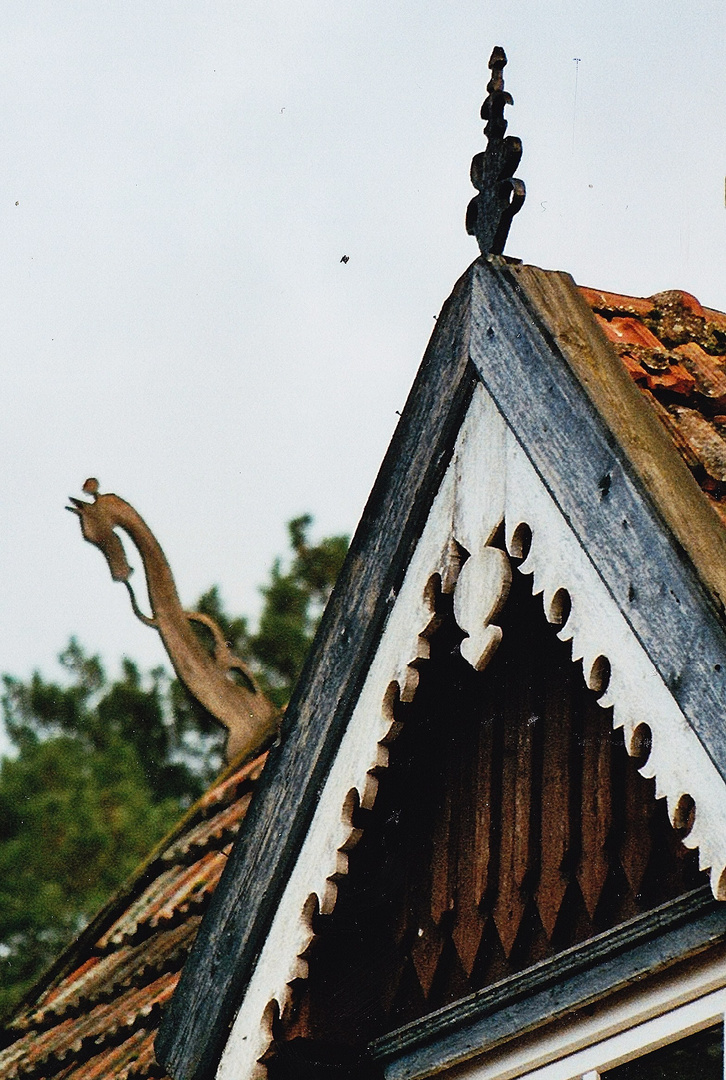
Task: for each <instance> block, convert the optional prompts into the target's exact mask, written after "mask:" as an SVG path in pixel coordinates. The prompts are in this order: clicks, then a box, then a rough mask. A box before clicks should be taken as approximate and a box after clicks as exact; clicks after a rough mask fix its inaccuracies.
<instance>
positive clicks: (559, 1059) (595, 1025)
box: [449, 949, 726, 1080]
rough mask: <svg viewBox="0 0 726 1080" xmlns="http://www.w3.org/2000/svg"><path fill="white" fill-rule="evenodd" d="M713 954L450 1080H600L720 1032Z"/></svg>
mask: <svg viewBox="0 0 726 1080" xmlns="http://www.w3.org/2000/svg"><path fill="white" fill-rule="evenodd" d="M719 953H720V955H719V956H717V957H713V956H712V958H711V959H710V960H708V961H707V962H702V963H699V964H698V965H691V966H690V968H689V969H688V970H687V971H679V972H678V973H670V974H666V975H665V976H662V977H660V978H658V979H654V980H653V981H652V982H651V981H649V982H648V983H647V984H646V985H640V986H638V987H635V988H634V989H632V990H630V991H629V992H628V993H625V994H618V995H615V997H614V999H612V1000H610V1001H605V1002H602V1003H600V1004H598V1005H597V1006H594V1007H591V1008H589V1009H585V1010H582V1011H581V1012H580V1013H579V1014H578V1015H575V1016H573V1017H571V1018H570V1019H568V1020H567V1021H559V1022H554V1023H552V1024H550V1025H548V1026H547V1027H546V1028H540V1029H538V1030H537V1031H536V1032H532V1033H530V1034H529V1035H523V1036H520V1037H519V1038H517V1039H515V1040H512V1041H510V1042H508V1043H506V1044H505V1045H504V1046H502V1047H499V1048H496V1049H493V1050H491V1051H489V1052H488V1053H485V1054H482V1056H481V1057H479V1058H476V1057H475V1058H473V1059H471V1060H470V1061H469V1062H467V1063H466V1064H463V1065H459V1066H458V1067H455V1068H454V1069H452V1070H451V1072H450V1073H449V1075H450V1076H451V1077H452V1080H453V1077H454V1076H455V1077H456V1078H457V1080H514V1078H521V1080H600V1076H601V1074H602V1073H604V1072H607V1071H608V1070H609V1069H613V1068H615V1067H616V1066H618V1065H622V1064H624V1063H625V1062H626V1061H632V1060H633V1059H636V1058H639V1057H642V1056H644V1055H645V1054H648V1053H650V1052H651V1051H653V1050H657V1049H659V1048H660V1047H662V1046H667V1045H668V1044H669V1043H672V1042H677V1041H678V1040H679V1039H684V1038H686V1037H687V1036H688V1035H692V1034H693V1033H695V1032H697V1031H702V1030H704V1029H705V1028H708V1027H712V1026H714V1025H715V1024H718V1023H725V1027H726V1022H725V1017H726V953H725V952H724V950H723V949H721V950H719ZM724 1057H725V1060H726V1055H725V1056H724ZM725 1076H726V1072H725Z"/></svg>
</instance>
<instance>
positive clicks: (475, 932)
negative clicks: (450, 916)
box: [451, 717, 493, 978]
mask: <svg viewBox="0 0 726 1080" xmlns="http://www.w3.org/2000/svg"><path fill="white" fill-rule="evenodd" d="M477 721H478V722H475V723H474V724H472V725H471V727H470V730H469V731H468V732H467V734H468V735H469V739H468V740H467V741H464V740H463V739H462V742H463V747H462V749H463V753H462V754H461V755H460V775H461V777H462V780H463V783H462V791H463V795H462V798H461V799H460V801H459V839H458V853H457V874H456V881H457V900H456V912H455V920H454V928H453V931H452V934H451V936H452V939H453V942H454V946H455V948H456V951H457V953H458V955H459V959H460V960H461V966H462V968H463V969H464V972H465V974H466V976H467V978H468V977H469V976H470V975H471V972H472V969H473V967H474V961H475V960H476V956H477V953H478V951H479V944H480V942H481V935H482V931H483V929H484V922H485V919H484V916H483V915H482V913H481V908H480V904H481V901H482V899H483V898H484V895H485V893H486V892H487V891H488V888H489V877H490V843H491V822H492V805H491V799H492V749H493V747H492V742H493V728H492V723H491V720H490V718H489V717H486V718H482V719H479V718H478V717H477Z"/></svg>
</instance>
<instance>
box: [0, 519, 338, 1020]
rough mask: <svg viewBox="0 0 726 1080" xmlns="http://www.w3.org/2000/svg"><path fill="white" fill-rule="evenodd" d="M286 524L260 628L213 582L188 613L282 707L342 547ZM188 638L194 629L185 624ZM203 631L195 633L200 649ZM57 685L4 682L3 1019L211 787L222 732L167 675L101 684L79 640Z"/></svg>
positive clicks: (126, 675)
mask: <svg viewBox="0 0 726 1080" xmlns="http://www.w3.org/2000/svg"><path fill="white" fill-rule="evenodd" d="M311 523H312V519H311V518H310V517H309V516H305V517H301V518H298V519H296V520H295V521H292V522H290V524H289V526H288V529H289V536H290V544H291V547H292V557H291V559H290V561H289V565H288V566H287V568H283V566H282V563H281V562H280V560H279V559H278V560H276V562H275V563H274V565H273V567H272V570H271V574H270V581H269V583H268V584H267V585H266V586H264V587H263V589H262V594H263V597H264V603H263V608H262V612H261V615H260V620H259V626H258V629H257V632H256V633H254V634H251V633H250V631H249V628H248V624H247V621H246V620H245V619H244V618H239V617H232V616H230V615H228V613H227V612H226V611H225V610H224V606H223V603H222V599H221V596H220V592H219V590H218V588H217V587H216V586H215V587H213V588H212V589H210V590H209V591H208V592H207V593H205V594H204V596H202V597H201V598H200V600H199V602H198V604H197V606H196V610H198V611H201V612H203V613H204V614H207V615H211V616H212V617H213V618H214V619H216V620H217V622H218V623H219V625H220V627H221V629H222V631H223V633H224V634H225V637H226V639H227V640H228V641H229V642H230V644H231V646H232V649H233V651H234V652H236V653H237V655H239V656H241V657H242V658H243V659H244V660H246V661H247V662H248V663H249V664H250V666H251V668H252V669H253V671H254V672H255V675H256V677H257V678H258V679H259V681H260V684H261V686H262V688H263V689H264V690H265V691H266V692H268V693H269V694H270V696H271V697H272V698H273V699H274V700H275V701H276V703H277V704H279V705H283V704H285V702H286V701H287V700H288V697H289V694H290V690H291V687H292V684H293V682H294V680H295V678H296V677H297V675H298V674H299V672H300V669H301V667H302V663H303V661H304V658H305V654H306V653H307V650H308V647H309V645H310V642H311V640H312V637H313V634H314V632H315V628H316V626H317V623H318V620H319V617H320V613H321V611H322V608H323V607H324V604H325V602H326V601H327V598H328V595H329V593H330V590H331V589H332V586H333V584H334V582H335V578H336V576H337V573H338V570H339V569H340V566H341V564H342V561H343V558H344V556H345V552H346V550H347V545H348V541H347V538H346V537H342V536H335V537H328V538H326V539H323V540H322V541H320V543H318V544H311V543H310V542H309V539H308V530H309V528H310V525H311ZM192 625H193V626H194V627H195V629H196V628H197V627H198V626H199V624H194V623H193V624H192ZM204 634H205V630H204V628H203V627H202V628H200V636H201V637H202V640H204ZM59 661H60V664H61V666H62V668H63V679H62V680H59V681H55V682H49V681H47V680H46V679H45V678H44V677H43V676H42V675H41V674H40V673H38V672H35V673H34V674H33V675H32V677H31V678H30V680H29V681H28V682H23V681H21V680H19V679H17V678H13V677H11V676H8V675H6V676H4V677H3V682H4V694H3V698H2V707H3V715H4V719H5V725H6V729H7V732H8V735H9V736H10V739H11V741H12V743H13V745H14V747H15V750H16V756H15V757H14V758H12V759H5V760H3V761H2V762H0V1015H1V1014H2V1013H4V1012H6V1011H7V1010H8V1009H10V1008H11V1007H12V1006H13V1004H14V1003H15V1002H16V1001H17V1000H18V999H19V998H20V997H21V996H22V994H23V993H24V992H25V991H26V990H27V989H28V988H29V987H30V986H31V985H32V984H33V982H34V981H35V980H36V979H37V977H38V976H39V974H40V973H41V972H42V970H43V969H44V968H45V967H46V966H47V965H48V964H49V963H50V962H51V960H52V959H53V958H54V957H55V956H56V955H57V953H58V952H59V950H60V949H61V948H62V947H63V946H64V945H65V944H67V942H68V941H69V940H70V938H71V937H72V936H73V935H74V934H75V933H77V932H78V931H79V930H80V929H81V928H82V927H83V926H84V925H85V924H86V923H87V922H88V920H89V919H90V918H91V917H92V916H93V915H94V913H95V912H96V911H97V910H98V909H99V908H100V907H101V906H102V904H103V903H104V902H105V901H106V900H107V899H108V897H109V896H110V895H111V894H112V893H113V892H114V891H115V890H116V889H118V888H119V886H120V885H121V884H122V883H123V882H124V881H125V880H126V879H127V878H128V877H129V875H130V874H131V873H132V872H133V870H134V868H135V867H136V866H137V865H138V864H139V862H141V861H142V860H143V859H144V858H145V857H146V856H147V855H148V853H149V852H150V850H151V849H152V847H153V846H154V844H155V843H157V842H158V841H159V840H160V839H161V838H162V837H163V836H164V835H165V833H166V832H168V830H169V829H170V828H171V827H172V826H173V824H174V823H175V821H176V820H177V819H178V817H179V815H180V813H181V812H182V811H183V810H184V809H186V808H187V807H188V806H189V805H190V804H191V803H192V802H193V801H194V800H195V799H196V798H198V797H199V795H200V794H201V793H202V792H203V791H204V789H205V788H206V787H207V785H208V784H209V782H210V780H211V779H212V777H213V776H214V775H215V774H216V772H218V770H219V767H220V765H221V762H222V750H223V745H224V732H223V731H222V730H221V729H220V727H219V725H218V724H217V723H216V722H215V721H214V720H213V719H212V718H211V717H210V716H209V714H208V713H206V712H205V710H204V709H202V708H201V706H200V705H199V704H198V703H197V702H196V701H194V700H192V699H191V698H190V697H189V695H188V694H187V693H186V691H185V690H184V688H183V687H182V686H181V685H180V684H179V683H178V682H177V681H176V680H175V679H172V678H171V677H170V676H169V675H168V674H167V673H166V672H165V671H164V670H163V669H162V668H157V669H155V670H153V671H151V672H149V673H148V674H146V675H142V673H141V672H140V670H139V668H138V666H137V665H136V664H134V663H133V661H131V660H128V659H124V660H123V662H122V669H121V674H120V677H119V678H116V679H109V677H108V675H107V674H106V671H105V670H104V667H103V665H102V663H101V661H100V659H99V658H98V657H97V656H89V655H87V654H86V652H85V651H84V650H83V649H82V647H81V646H80V645H79V644H78V642H77V641H76V640H75V639H71V641H70V643H69V644H68V646H67V648H66V649H65V650H64V651H63V653H61V655H60V657H59Z"/></svg>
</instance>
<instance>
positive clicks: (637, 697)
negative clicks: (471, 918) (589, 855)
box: [217, 386, 726, 1080]
mask: <svg viewBox="0 0 726 1080" xmlns="http://www.w3.org/2000/svg"><path fill="white" fill-rule="evenodd" d="M502 521H505V523H506V545H507V550H508V551H509V552H510V554H511V555H513V556H516V557H517V558H522V557H523V556H524V557H525V561H524V563H523V564H522V566H521V567H520V570H521V572H523V573H529V574H532V575H533V576H534V581H533V591H534V592H535V593H542V599H543V604H544V609H545V613H546V615H547V618H548V619H549V620H550V622H553V623H555V624H562V625H561V629H560V631H559V636H560V637H561V639H562V640H564V641H568V640H571V641H572V656H573V660H575V661H577V660H582V664H583V673H584V676H585V679H586V681H587V684H588V686H590V687H591V688H592V689H594V690H596V691H599V692H600V693H601V697H600V699H599V700H600V703H601V704H602V705H603V707H608V706H610V705H612V706H613V709H614V714H613V715H614V724H615V726H622V727H623V728H624V731H625V744H626V747H627V748H628V751H629V752H630V753H631V754H635V753H639V752H640V750H641V747H642V745H643V738H644V736H646V735H648V732H650V735H649V738H650V740H651V743H652V748H651V751H650V754H649V756H648V758H647V760H646V762H645V764H644V765H643V766H642V767H641V770H640V771H641V772H642V774H643V775H644V776H648V777H650V776H655V778H656V796H657V797H659V798H660V797H663V796H665V797H666V798H667V800H668V811H669V814H670V818H671V821H673V822H674V824H678V825H680V826H682V825H683V824H684V822H686V821H690V820H692V821H693V824H692V827H691V829H690V831H689V833H688V836H687V837H686V839H685V841H684V843H685V844H686V845H687V846H688V847H698V848H699V859H700V865H701V867H702V868H707V867H710V868H711V884H712V888H713V891H714V894H715V895H716V896H717V898H719V899H724V898H726V871H725V868H726V797H725V795H726V792H725V791H724V784H723V782H722V780H721V778H720V776H719V775H718V773H717V772H716V769H715V767H714V766H713V764H712V763H711V761H710V759H709V758H708V756H707V754H706V752H705V750H704V749H703V746H702V745H701V743H700V742H699V740H698V738H697V736H696V735H695V732H694V731H693V730H692V729H691V727H690V726H689V724H688V722H687V721H686V719H685V717H684V716H683V714H682V712H681V711H680V709H679V708H678V706H677V704H676V703H675V701H674V700H673V697H672V696H671V694H670V692H669V690H668V688H667V687H666V685H665V683H664V682H663V681H662V679H661V678H660V676H659V675H658V673H657V671H656V670H655V668H654V667H653V665H652V663H651V661H650V660H649V658H648V657H647V655H646V653H645V652H644V650H643V649H642V647H641V646H640V644H639V642H638V640H637V638H636V637H635V635H634V633H633V631H632V629H631V628H630V626H629V624H628V623H627V621H626V619H625V618H624V616H623V615H622V613H621V612H620V610H619V608H618V607H617V605H616V603H615V601H614V600H613V598H612V596H611V595H610V593H609V592H608V590H607V589H606V587H605V585H604V584H603V582H602V580H601V578H600V577H599V575H598V573H597V571H596V569H595V567H594V566H593V565H592V563H591V562H590V560H589V558H588V556H587V554H586V552H585V551H584V550H583V548H582V546H581V545H580V543H579V541H578V539H577V537H576V536H575V535H574V533H573V532H572V530H571V528H570V526H569V524H568V523H567V521H566V520H565V519H564V517H563V516H562V514H561V513H560V511H559V509H558V508H557V506H556V504H555V503H554V501H553V500H552V498H551V496H550V495H549V493H548V492H547V490H546V488H545V486H544V484H543V483H542V481H541V479H540V478H539V476H538V475H537V474H536V472H535V470H534V469H533V467H532V466H531V464H530V462H529V460H528V459H527V457H526V455H525V454H524V452H523V450H522V448H521V447H520V445H519V443H518V442H517V441H516V439H515V437H514V435H513V434H512V432H511V431H510V430H509V429H508V428H507V427H506V425H505V423H504V421H503V420H502V418H501V415H500V414H499V412H498V411H497V409H496V406H495V405H494V404H493V402H492V400H491V398H490V397H489V395H488V394H487V392H486V391H485V390H484V388H483V387H481V386H480V387H478V388H477V390H476V392H475V395H474V398H473V400H472V404H471V406H470V409H469V413H468V415H467V417H466V420H465V423H464V424H463V426H462V429H461V431H460V433H459V437H458V439H457V445H456V449H455V453H454V456H453V459H452V462H451V464H450V466H449V469H448V471H447V473H446V476H445V477H444V480H443V482H442V485H441V488H440V490H439V492H438V494H437V496H436V498H435V500H434V503H433V506H432V509H431V513H430V515H429V518H428V521H427V523H426V526H425V528H424V530H423V533H422V535H421V538H420V540H419V543H418V545H417V547H416V550H415V552H414V555H413V558H412V560H411V564H410V566H409V568H408V571H407V574H406V577H405V580H404V583H403V585H402V587H401V590H400V592H399V594H398V596H397V597H396V599H395V603H394V604H393V607H392V610H391V613H390V616H389V619H388V623H387V625H386V627H385V630H384V632H383V635H382V637H381V640H380V642H379V645H378V649H377V651H376V655H375V658H374V660H373V662H372V664H371V667H370V670H369V672H368V676H367V678H366V681H365V684H364V686H363V689H362V691H361V694H360V697H359V699H358V702H357V704H356V707H355V709H354V711H353V714H352V716H351V719H350V722H349V724H348V727H347V730H346V732H345V735H344V736H343V739H342V740H341V745H340V747H339V750H338V753H337V756H336V759H335V762H334V764H333V767H332V769H331V771H330V774H329V776H328V778H327V780H326V783H325V786H324V788H323V790H322V792H321V794H320V799H319V803H318V806H317V809H316V812H315V815H314V818H313V822H312V824H311V827H310V829H309V831H308V834H307V836H306V838H305V841H304V843H303V846H302V849H301V851H300V854H299V857H298V860H297V863H296V865H295V868H294V870H293V872H292V874H291V876H290V880H289V882H288V885H287V887H286V889H285V892H284V894H283V896H282V899H281V901H280V904H279V907H278V910H277V913H276V916H275V918H274V920H273V923H272V926H271V928H270V932H269V934H268V937H267V940H266V943H265V945H264V947H263V950H262V952H261V955H260V958H259V961H258V963H257V966H256V969H255V971H254V973H253V976H252V978H251V980H250V983H249V985H248V987H247V990H246V993H245V996H244V1000H243V1001H242V1003H241V1006H240V1009H239V1012H238V1014H237V1018H236V1020H235V1023H234V1025H233V1028H232V1032H231V1035H230V1038H229V1041H228V1043H227V1047H226V1048H225V1052H224V1054H223V1057H222V1060H221V1063H220V1066H219V1070H218V1073H217V1076H218V1078H219V1080H248V1078H260V1080H261V1078H262V1077H264V1076H265V1072H266V1070H265V1068H264V1066H263V1065H262V1064H261V1063H260V1059H261V1057H262V1056H263V1055H264V1053H265V1051H266V1050H267V1049H268V1048H269V1045H270V1043H271V1041H272V1023H273V1020H274V1017H275V1016H278V1015H280V1014H281V1013H282V1012H283V1010H284V1009H285V1006H286V1005H287V1003H288V1001H289V1000H290V994H291V989H290V984H291V983H292V982H293V981H294V980H296V979H300V978H305V977H306V975H307V962H306V959H305V956H306V953H307V951H308V949H309V947H310V943H311V942H312V939H313V936H314V935H313V930H312V921H313V916H314V914H315V912H316V911H318V910H319V911H321V912H330V911H331V910H332V909H333V907H334V904H335V899H336V895H337V886H338V882H339V880H340V878H341V876H342V875H344V874H345V873H346V872H347V864H348V852H349V851H350V850H351V849H352V848H353V847H354V846H355V844H356V843H357V841H358V839H359V838H360V832H359V830H357V829H355V828H354V826H353V817H354V814H355V809H356V807H357V806H358V805H361V806H363V807H366V808H368V807H371V806H372V805H373V802H374V800H375V796H376V790H377V787H378V781H377V772H378V771H379V770H380V769H381V768H383V767H385V765H386V764H387V760H388V749H387V747H388V744H389V743H390V742H391V741H392V740H393V739H394V738H395V736H396V734H397V732H398V725H397V722H396V719H395V704H396V701H397V700H398V699H400V700H402V701H410V700H411V699H412V698H413V695H414V694H415V692H416V688H417V686H418V670H417V669H418V666H419V664H420V663H421V661H422V660H424V659H426V658H427V657H428V655H429V638H430V636H431V634H432V633H433V630H434V629H435V628H436V625H437V618H436V612H435V606H434V600H435V595H436V591H437V588H438V587H440V588H441V590H442V591H443V592H446V593H448V592H451V591H452V590H453V591H454V605H455V615H456V618H457V622H458V623H459V626H460V627H461V628H462V629H463V630H464V631H465V632H466V633H467V634H468V635H469V636H468V637H467V638H466V639H465V640H464V642H462V654H463V655H464V656H465V657H466V659H467V660H468V661H469V662H470V663H472V664H473V666H474V667H475V668H477V670H481V669H482V668H483V667H484V666H485V665H486V663H487V662H488V660H489V659H490V658H491V656H492V654H493V651H494V649H495V648H496V646H497V644H498V641H499V639H500V637H501V630H499V628H498V627H496V625H495V624H494V620H495V619H496V617H497V614H498V612H499V611H500V610H501V607H502V605H503V603H504V602H505V600H506V596H507V592H508V587H509V582H510V580H511V576H510V575H511V570H510V566H509V561H508V559H507V556H506V554H505V553H504V552H502V551H500V550H498V549H496V548H492V547H490V546H489V544H490V542H491V540H492V537H493V536H494V534H495V532H496V531H497V529H498V527H499V526H500V525H501V523H502ZM462 551H463V552H465V553H467V554H468V556H469V557H468V559H467V560H466V561H465V562H464V565H463V568H462V566H461V562H462ZM457 579H458V583H457Z"/></svg>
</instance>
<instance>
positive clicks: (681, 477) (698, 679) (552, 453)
mask: <svg viewBox="0 0 726 1080" xmlns="http://www.w3.org/2000/svg"><path fill="white" fill-rule="evenodd" d="M476 271H477V272H476V278H475V281H474V293H473V299H472V331H471V343H470V349H471V357H472V360H473V361H474V363H475V365H476V367H477V370H478V371H479V373H480V375H481V377H482V381H483V382H484V384H485V386H486V387H487V389H488V390H489V392H490V393H491V395H492V397H493V398H494V400H495V401H496V403H497V406H498V408H499V409H500V411H501V413H502V415H503V416H504V418H505V420H506V421H507V423H508V424H509V425H510V427H511V428H512V430H513V431H514V434H515V435H516V437H517V439H518V440H519V442H520V444H521V445H522V447H523V448H524V451H525V453H526V454H527V456H528V458H529V459H530V461H531V463H532V465H533V466H534V468H535V470H536V471H537V473H538V474H539V476H540V477H541V479H542V481H543V483H544V484H545V486H546V487H547V489H548V491H549V493H550V495H551V496H552V497H553V499H554V500H555V502H556V504H557V506H558V507H559V509H560V511H561V513H562V514H563V515H564V517H565V519H566V520H567V521H568V522H569V524H570V526H571V528H572V529H573V531H574V533H575V535H576V536H577V537H578V538H579V541H580V543H581V544H582V546H583V548H584V550H586V551H587V552H588V553H589V556H590V559H591V560H592V563H593V565H594V566H595V567H596V569H597V572H598V574H599V575H600V577H601V579H602V580H603V582H604V584H605V585H606V587H607V588H608V590H609V592H610V593H611V595H612V596H613V598H614V599H615V601H616V603H617V605H618V607H619V609H620V611H621V612H622V614H623V616H624V617H625V619H626V620H627V621H628V623H629V624H630V626H631V627H632V629H633V630H634V632H635V634H636V636H637V637H638V639H639V640H640V642H641V644H642V645H643V647H644V649H645V650H646V652H647V654H648V656H649V657H650V659H651V660H652V662H653V664H654V665H655V667H656V669H657V670H658V672H659V673H660V676H661V677H662V679H663V681H664V683H665V684H666V686H667V687H669V689H670V690H671V692H672V694H673V696H674V698H675V699H676V701H677V702H678V705H679V706H680V708H681V709H682V710H683V712H684V714H685V715H686V717H687V718H688V720H689V723H690V724H691V726H692V727H693V728H694V730H695V731H696V732H697V734H698V735H699V737H700V739H701V741H702V743H703V745H704V747H705V748H706V750H707V751H708V753H709V755H710V756H711V759H712V761H713V763H714V765H715V767H716V769H717V770H718V771H719V773H720V774H721V776H722V777H724V778H726V727H724V725H723V722H722V712H723V704H722V703H723V700H724V697H725V696H726V632H725V630H724V625H723V621H722V614H721V613H722V607H723V605H722V602H721V600H722V597H723V596H726V582H724V580H723V579H724V575H726V530H724V528H723V526H722V525H721V523H720V522H719V519H718V517H717V516H716V514H715V513H714V511H713V510H712V509H711V507H710V505H709V504H708V501H707V499H706V497H705V496H704V495H703V493H702V492H701V490H700V489H699V488H698V485H697V484H696V483H695V481H694V480H693V478H692V477H691V475H690V473H689V472H688V469H687V468H686V466H685V465H684V463H683V461H682V460H681V458H680V456H679V455H678V453H677V451H676V450H675V448H674V447H673V446H672V445H671V443H670V442H669V440H668V437H667V435H666V434H665V432H664V431H662V430H661V429H660V428H659V426H658V422H657V418H656V417H655V416H654V415H651V411H650V410H649V408H648V405H647V403H646V402H645V401H643V400H641V398H640V397H639V391H638V389H637V387H635V386H633V385H632V384H631V383H630V382H629V381H628V379H629V377H628V375H627V373H626V372H625V370H624V368H623V367H622V365H621V364H620V361H619V360H618V358H617V356H616V355H615V353H614V352H613V351H612V349H610V346H609V345H608V343H607V341H606V340H605V338H604V337H603V336H602V334H601V332H600V330H599V329H598V327H597V324H596V322H595V319H594V317H593V315H592V313H591V312H590V310H589V309H588V308H587V306H586V304H585V303H584V300H583V299H582V297H581V296H580V294H579V292H578V291H577V289H576V287H575V285H574V283H573V282H572V280H571V278H569V277H568V276H567V275H564V274H554V273H547V272H545V271H541V270H538V269H536V268H534V267H511V266H505V265H497V264H495V263H490V262H487V261H486V260H479V262H478V263H477V267H476ZM655 571H657V572H655Z"/></svg>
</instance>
